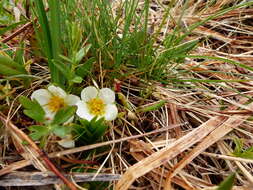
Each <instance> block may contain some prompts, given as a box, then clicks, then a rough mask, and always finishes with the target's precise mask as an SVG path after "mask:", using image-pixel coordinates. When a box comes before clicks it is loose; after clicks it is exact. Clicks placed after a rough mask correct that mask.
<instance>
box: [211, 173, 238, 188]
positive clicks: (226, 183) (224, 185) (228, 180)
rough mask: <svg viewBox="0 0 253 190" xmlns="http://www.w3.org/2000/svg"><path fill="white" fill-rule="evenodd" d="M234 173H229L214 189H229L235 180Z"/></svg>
mask: <svg viewBox="0 0 253 190" xmlns="http://www.w3.org/2000/svg"><path fill="white" fill-rule="evenodd" d="M235 176H236V174H235V173H232V174H231V175H229V176H228V177H227V178H226V179H225V180H224V181H222V182H221V184H220V185H219V187H218V188H217V189H216V190H231V189H232V188H233V185H234V182H235Z"/></svg>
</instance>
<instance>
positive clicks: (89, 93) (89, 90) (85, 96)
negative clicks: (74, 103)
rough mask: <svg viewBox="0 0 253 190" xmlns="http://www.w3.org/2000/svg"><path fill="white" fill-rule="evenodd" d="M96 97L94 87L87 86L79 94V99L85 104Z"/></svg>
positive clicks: (96, 93) (96, 92) (96, 91)
mask: <svg viewBox="0 0 253 190" xmlns="http://www.w3.org/2000/svg"><path fill="white" fill-rule="evenodd" d="M97 95H98V90H97V88H96V87H94V86H88V87H86V88H84V89H83V90H82V92H81V98H82V100H84V101H85V102H88V101H89V100H90V99H92V98H96V97H97Z"/></svg>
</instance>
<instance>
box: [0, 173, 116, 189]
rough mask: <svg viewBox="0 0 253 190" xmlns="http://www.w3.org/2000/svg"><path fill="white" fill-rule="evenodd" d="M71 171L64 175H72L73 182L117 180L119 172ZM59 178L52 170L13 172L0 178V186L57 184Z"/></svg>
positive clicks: (67, 176) (59, 181)
mask: <svg viewBox="0 0 253 190" xmlns="http://www.w3.org/2000/svg"><path fill="white" fill-rule="evenodd" d="M94 176H95V174H93V173H71V174H65V175H64V177H66V178H70V177H73V179H74V181H75V182H84V181H114V180H119V178H120V175H119V174H97V175H96V176H95V178H94ZM59 183H61V180H60V179H59V178H58V176H57V175H55V174H54V173H52V172H13V173H10V174H8V175H5V176H3V177H2V178H1V179H0V184H1V186H40V185H50V184H59Z"/></svg>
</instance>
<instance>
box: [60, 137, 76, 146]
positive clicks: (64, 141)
mask: <svg viewBox="0 0 253 190" xmlns="http://www.w3.org/2000/svg"><path fill="white" fill-rule="evenodd" d="M58 144H59V145H61V146H62V147H64V148H73V147H75V141H74V140H72V139H62V140H60V141H58Z"/></svg>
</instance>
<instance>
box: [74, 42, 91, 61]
mask: <svg viewBox="0 0 253 190" xmlns="http://www.w3.org/2000/svg"><path fill="white" fill-rule="evenodd" d="M90 48H91V44H88V45H86V46H85V47H83V48H81V49H80V50H79V51H78V52H77V53H76V55H75V59H74V60H75V61H74V62H75V63H79V62H80V61H81V60H82V59H83V58H84V56H85V55H86V54H87V53H88V51H89V49H90Z"/></svg>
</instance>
